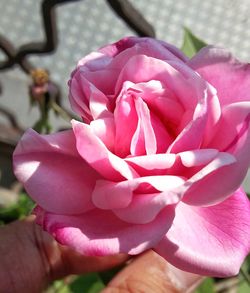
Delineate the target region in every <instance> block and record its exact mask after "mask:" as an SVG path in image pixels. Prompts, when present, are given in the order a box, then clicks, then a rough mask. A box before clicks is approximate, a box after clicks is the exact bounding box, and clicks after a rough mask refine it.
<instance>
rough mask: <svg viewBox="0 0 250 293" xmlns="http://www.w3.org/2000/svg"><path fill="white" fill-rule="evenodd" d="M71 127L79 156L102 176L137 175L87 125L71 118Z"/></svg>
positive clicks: (112, 177)
mask: <svg viewBox="0 0 250 293" xmlns="http://www.w3.org/2000/svg"><path fill="white" fill-rule="evenodd" d="M72 127H73V131H74V134H75V138H76V148H77V150H78V152H79V154H80V156H81V157H82V158H83V159H84V160H86V162H88V164H89V165H90V166H91V167H92V168H93V169H95V170H96V171H97V172H98V173H100V174H101V175H102V176H103V178H105V179H108V180H112V181H121V180H123V179H131V178H134V177H138V175H137V173H136V172H135V171H134V170H133V168H132V167H130V166H129V165H128V164H127V163H126V162H125V161H124V160H123V159H121V158H119V157H117V156H116V155H114V154H113V153H111V152H110V151H109V150H108V149H107V148H106V146H105V145H104V143H103V142H102V141H101V140H100V139H99V138H98V137H97V136H96V135H95V134H94V133H93V131H92V130H91V127H90V126H89V125H87V124H84V123H81V122H78V121H75V120H73V121H72Z"/></svg>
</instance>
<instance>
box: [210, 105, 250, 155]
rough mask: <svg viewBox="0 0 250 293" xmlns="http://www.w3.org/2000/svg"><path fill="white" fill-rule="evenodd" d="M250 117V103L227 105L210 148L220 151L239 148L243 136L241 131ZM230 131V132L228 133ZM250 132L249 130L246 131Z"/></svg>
mask: <svg viewBox="0 0 250 293" xmlns="http://www.w3.org/2000/svg"><path fill="white" fill-rule="evenodd" d="M248 116H250V102H239V103H233V104H230V105H227V106H225V107H224V109H223V112H222V117H221V120H220V122H219V124H218V127H217V129H216V133H215V135H214V137H213V140H212V141H211V142H210V143H209V146H212V147H215V148H217V149H219V150H222V151H223V150H228V149H229V148H230V147H233V145H234V146H235V147H236V148H237V145H238V142H239V141H240V139H241V136H242V135H239V134H240V133H241V129H244V125H245V124H246V123H247V119H249V118H248ZM229 129H230V131H228V130H229ZM246 131H249V130H246Z"/></svg>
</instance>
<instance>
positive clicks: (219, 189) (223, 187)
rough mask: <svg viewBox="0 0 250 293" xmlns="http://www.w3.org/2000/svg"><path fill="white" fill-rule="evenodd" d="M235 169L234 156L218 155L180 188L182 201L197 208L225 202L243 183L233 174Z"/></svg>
mask: <svg viewBox="0 0 250 293" xmlns="http://www.w3.org/2000/svg"><path fill="white" fill-rule="evenodd" d="M235 167H236V159H235V157H234V156H232V155H230V154H228V153H218V154H217V156H216V157H215V158H214V159H213V160H212V161H211V162H210V163H208V164H207V165H206V166H205V167H204V168H202V169H201V170H199V171H198V172H197V173H196V174H195V175H193V176H192V177H191V178H189V179H188V180H187V181H186V182H185V184H184V185H183V186H181V187H180V189H179V192H180V193H182V194H183V198H182V201H183V202H185V203H187V204H190V205H195V206H209V205H214V204H217V203H219V202H221V201H223V200H225V199H226V198H227V197H228V196H230V194H232V193H233V192H234V190H236V189H237V188H238V187H239V185H240V183H241V181H240V182H239V177H238V176H236V175H235V174H234V172H233V170H234V168H235Z"/></svg>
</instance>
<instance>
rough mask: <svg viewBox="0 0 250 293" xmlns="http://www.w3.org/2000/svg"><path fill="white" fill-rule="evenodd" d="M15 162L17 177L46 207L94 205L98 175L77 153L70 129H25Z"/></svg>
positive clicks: (66, 210)
mask: <svg viewBox="0 0 250 293" xmlns="http://www.w3.org/2000/svg"><path fill="white" fill-rule="evenodd" d="M13 162H14V172H15V175H16V177H17V178H18V180H19V181H21V182H22V183H23V184H24V187H25V189H26V190H27V192H28V193H29V195H30V196H31V198H32V199H33V200H34V201H36V202H37V203H38V204H39V205H40V206H41V207H43V208H44V209H45V210H47V211H50V212H53V213H61V214H79V213H83V212H84V211H86V210H88V209H90V208H92V207H93V204H92V203H91V195H92V191H93V189H94V186H95V181H96V180H97V179H98V178H99V175H98V174H97V173H96V172H95V170H93V169H92V168H91V167H90V166H89V165H88V164H87V163H86V161H84V160H83V159H82V158H81V157H80V156H79V154H78V153H77V150H76V147H75V138H74V134H73V132H72V131H71V130H70V131H64V132H59V133H57V134H51V135H39V134H37V133H36V132H35V131H33V130H31V129H30V130H28V131H26V133H25V134H24V136H23V137H22V139H21V140H20V142H19V143H18V145H17V147H16V149H15V152H14V156H13Z"/></svg>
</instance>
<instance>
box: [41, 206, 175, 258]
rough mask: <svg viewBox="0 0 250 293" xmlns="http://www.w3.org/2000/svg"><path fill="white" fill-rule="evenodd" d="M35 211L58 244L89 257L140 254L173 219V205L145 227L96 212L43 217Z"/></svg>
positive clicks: (157, 240) (153, 242)
mask: <svg viewBox="0 0 250 293" xmlns="http://www.w3.org/2000/svg"><path fill="white" fill-rule="evenodd" d="M37 211H38V213H39V215H38V217H39V219H40V220H39V222H40V223H42V224H43V228H44V229H45V230H46V231H48V232H49V233H51V234H52V235H53V236H54V237H55V238H56V240H57V241H58V242H59V243H61V244H63V245H67V246H69V247H71V248H73V249H75V250H76V251H78V252H79V253H81V254H84V255H90V256H104V255H112V254H117V253H128V254H139V253H141V252H143V251H144V250H146V249H149V248H152V247H154V246H155V245H156V244H157V243H158V242H159V240H160V239H161V238H162V237H163V236H164V235H165V234H166V232H167V231H168V229H169V227H170V226H171V223H172V221H173V217H174V208H173V207H172V206H169V207H167V208H165V209H164V210H163V211H162V212H161V213H160V214H159V215H158V216H157V217H156V218H155V219H154V220H153V221H152V222H150V223H148V224H144V225H133V224H128V223H125V222H124V221H122V220H120V219H118V218H117V217H116V216H115V215H114V214H113V213H112V212H110V211H105V210H99V209H94V210H92V211H89V212H87V213H84V214H82V215H79V216H63V215H56V214H50V213H47V214H44V215H43V214H42V212H41V210H40V212H39V209H38V210H37ZM41 218H43V219H41Z"/></svg>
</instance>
